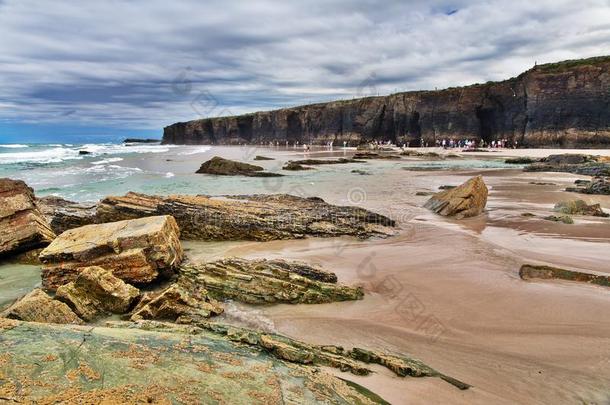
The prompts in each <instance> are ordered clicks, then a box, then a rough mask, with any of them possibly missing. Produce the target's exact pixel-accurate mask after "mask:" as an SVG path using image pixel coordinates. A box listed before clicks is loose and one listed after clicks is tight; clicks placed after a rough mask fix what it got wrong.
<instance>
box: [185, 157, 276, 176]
mask: <svg viewBox="0 0 610 405" xmlns="http://www.w3.org/2000/svg"><path fill="white" fill-rule="evenodd" d="M263 170H265V169H263V168H262V167H260V166H256V165H251V164H249V163H242V162H236V161H234V160H229V159H225V158H221V157H220V156H214V157H213V158H212V159H210V160H208V161H207V162H205V163H203V164H202V165H201V167H200V168H199V170H197V171H196V172H195V173H203V174H216V175H221V176H236V175H238V176H250V177H279V176H281V174H279V173H267V172H264V171H263Z"/></svg>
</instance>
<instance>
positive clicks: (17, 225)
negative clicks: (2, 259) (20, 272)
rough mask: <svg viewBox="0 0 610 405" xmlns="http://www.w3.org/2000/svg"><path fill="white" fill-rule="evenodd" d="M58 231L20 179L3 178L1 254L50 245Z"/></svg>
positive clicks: (0, 214) (0, 222)
mask: <svg viewBox="0 0 610 405" xmlns="http://www.w3.org/2000/svg"><path fill="white" fill-rule="evenodd" d="M53 238H55V233H53V231H52V230H51V228H50V227H49V224H48V222H47V220H46V219H45V217H44V216H43V215H42V214H41V212H40V211H39V209H38V206H37V205H36V199H35V197H34V191H33V190H32V189H31V188H30V187H28V186H27V184H25V183H24V182H23V181H21V180H11V179H0V256H7V255H11V254H15V253H18V252H22V251H26V250H30V249H35V248H37V247H41V246H46V245H48V244H49V243H50V242H51V241H52V240H53Z"/></svg>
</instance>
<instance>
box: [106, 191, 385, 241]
mask: <svg viewBox="0 0 610 405" xmlns="http://www.w3.org/2000/svg"><path fill="white" fill-rule="evenodd" d="M151 215H172V216H173V217H174V218H175V219H176V221H177V223H178V225H179V226H180V231H181V237H183V238H184V239H190V240H216V241H223V240H259V241H267V240H275V239H293V238H302V237H305V236H308V235H311V236H340V235H351V236H357V237H360V238H366V237H371V236H387V235H389V234H392V233H393V230H392V229H391V228H392V227H394V226H395V223H394V221H393V220H392V219H390V218H387V217H385V216H383V215H379V214H376V213H374V212H371V211H368V210H365V209H363V208H359V207H346V206H336V205H331V204H328V203H326V202H324V200H322V199H321V198H315V197H311V198H303V197H297V196H291V195H288V194H269V195H267V194H258V195H244V196H226V197H209V196H187V195H173V196H168V197H159V196H149V195H145V194H138V193H128V194H126V195H125V196H122V197H107V198H105V199H104V200H102V202H101V203H100V204H99V206H98V209H97V216H98V219H99V220H100V221H101V222H109V221H118V220H123V219H129V218H140V217H146V216H151Z"/></svg>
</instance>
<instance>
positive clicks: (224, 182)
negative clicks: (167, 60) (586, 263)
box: [0, 143, 515, 201]
mask: <svg viewBox="0 0 610 405" xmlns="http://www.w3.org/2000/svg"><path fill="white" fill-rule="evenodd" d="M81 150H85V151H88V152H90V154H87V155H80V154H79V151H81ZM352 153H353V151H348V150H342V149H339V150H334V151H332V152H331V151H325V150H320V151H316V152H315V153H310V154H305V153H304V152H302V151H301V150H300V149H291V148H289V149H285V148H263V147H252V146H248V147H218V146H214V147H211V146H199V145H191V146H176V145H158V144H135V145H123V144H111V143H105V144H30V145H0V177H10V178H17V179H22V180H24V181H25V182H26V183H27V184H29V185H30V186H31V187H33V188H34V190H35V191H36V194H37V195H38V196H44V195H57V196H61V197H64V198H67V199H70V200H74V201H97V200H99V199H100V198H103V197H105V196H107V195H122V194H125V193H127V192H128V191H136V192H143V193H149V194H161V195H167V194H208V195H219V194H253V193H290V194H297V195H307V196H315V195H320V194H321V193H322V194H324V193H323V191H324V190H332V189H333V188H336V187H337V185H341V186H343V185H345V184H354V185H358V184H363V183H366V182H367V181H371V178H375V179H376V180H374V181H378V179H379V177H377V176H359V175H357V174H353V173H351V170H352V169H360V170H365V171H367V172H369V173H370V174H372V175H379V174H383V173H384V172H387V171H394V170H401V169H403V168H408V167H416V168H417V167H419V168H430V167H433V168H453V169H476V168H480V169H484V168H503V167H515V166H514V165H513V166H509V165H506V164H504V163H503V162H502V161H499V160H479V159H459V160H443V161H421V160H413V159H403V160H400V161H394V160H392V161H367V162H365V163H353V164H347V165H326V166H317V167H316V170H310V171H304V172H283V171H282V170H281V167H282V165H283V164H284V163H285V162H286V161H288V160H291V159H292V160H296V159H302V158H310V157H316V158H323V157H330V156H334V157H337V156H348V157H349V156H350V155H351V154H352ZM215 155H220V156H223V157H227V158H230V159H235V160H239V161H244V162H250V163H253V164H256V165H260V166H263V167H264V168H265V169H266V170H268V171H272V172H281V173H283V174H285V177H280V178H251V177H239V176H210V175H201V174H195V171H196V170H197V169H198V168H199V166H200V165H201V163H203V162H204V161H206V160H208V159H210V158H211V157H212V156H215ZM256 155H266V156H271V157H274V158H275V159H276V160H272V161H254V160H253V159H254V157H255V156H256ZM404 175H405V176H409V175H410V174H409V172H406V171H405V172H404Z"/></svg>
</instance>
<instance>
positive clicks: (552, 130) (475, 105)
mask: <svg viewBox="0 0 610 405" xmlns="http://www.w3.org/2000/svg"><path fill="white" fill-rule="evenodd" d="M422 138H423V139H424V141H425V142H431V143H433V142H434V140H435V139H442V138H454V139H464V138H470V139H473V138H476V139H484V140H485V141H491V140H494V139H502V138H507V139H509V140H512V141H517V142H519V144H520V145H526V146H532V147H610V56H606V57H598V58H590V59H582V60H574V61H565V62H560V63H553V64H546V65H540V66H536V67H534V68H533V69H531V70H528V71H527V72H525V73H523V74H521V75H520V76H518V77H516V78H512V79H509V80H506V81H503V82H490V83H486V84H481V85H478V84H477V85H472V86H468V87H458V88H450V89H446V90H439V91H417V92H406V93H397V94H392V95H389V96H382V97H367V98H361V99H355V100H347V101H335V102H330V103H322V104H312V105H306V106H301V107H295V108H285V109H281V110H275V111H265V112H257V113H252V114H245V115H240V116H233V117H220V118H207V119H201V120H195V121H189V122H180V123H176V124H173V125H170V126H168V127H166V128H165V129H164V134H163V143H165V144H243V143H249V144H260V143H268V142H276V141H277V142H280V144H283V143H285V142H286V141H288V142H290V143H293V142H296V141H299V142H301V143H309V144H320V143H327V142H329V141H334V142H335V145H337V144H342V143H343V141H348V142H349V143H350V144H351V145H354V144H356V143H360V142H361V141H366V140H392V141H394V142H396V143H397V144H403V143H407V142H409V143H410V144H411V146H416V145H419V144H420V140H421V139H422Z"/></svg>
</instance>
